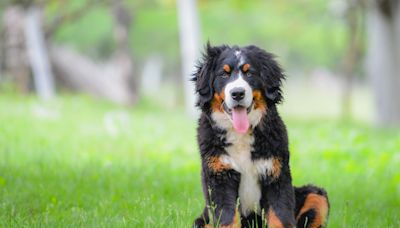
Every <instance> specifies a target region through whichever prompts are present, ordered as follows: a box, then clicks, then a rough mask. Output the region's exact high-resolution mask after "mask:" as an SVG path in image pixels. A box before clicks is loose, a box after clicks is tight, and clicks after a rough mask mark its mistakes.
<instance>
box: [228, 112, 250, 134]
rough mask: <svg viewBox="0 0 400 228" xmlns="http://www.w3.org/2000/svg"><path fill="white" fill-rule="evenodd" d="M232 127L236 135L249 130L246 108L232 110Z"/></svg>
mask: <svg viewBox="0 0 400 228" xmlns="http://www.w3.org/2000/svg"><path fill="white" fill-rule="evenodd" d="M232 119H233V127H234V128H235V130H236V131H237V132H238V133H242V134H244V133H246V132H247V130H248V129H249V126H250V124H249V119H248V118H247V110H246V108H242V107H240V108H234V109H233V110H232Z"/></svg>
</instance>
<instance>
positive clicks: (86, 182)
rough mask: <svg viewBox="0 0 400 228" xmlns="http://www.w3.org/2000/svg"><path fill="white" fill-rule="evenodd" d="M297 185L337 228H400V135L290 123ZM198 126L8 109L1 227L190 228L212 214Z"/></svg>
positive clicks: (149, 117)
mask: <svg viewBox="0 0 400 228" xmlns="http://www.w3.org/2000/svg"><path fill="white" fill-rule="evenodd" d="M284 119H285V121H286V123H287V127H288V131H289V137H290V148H291V154H292V156H291V168H292V173H293V179H294V183H295V184H296V185H302V184H306V183H315V184H317V185H319V186H323V187H324V188H326V189H327V191H328V193H329V196H330V202H331V213H330V221H329V225H330V227H400V213H399V211H400V168H399V167H400V133H399V132H398V131H395V130H377V129H374V128H372V127H369V126H368V125H365V124H360V123H341V122H338V121H335V120H330V119H320V120H301V119H294V118H291V117H288V116H285V118H284ZM195 123H196V122H195V121H194V120H191V119H189V118H187V117H186V116H185V115H184V114H183V112H182V110H180V109H179V110H174V109H171V108H163V107H162V106H158V105H154V104H152V103H151V102H143V103H141V104H139V105H138V106H136V107H134V108H123V107H118V106H114V105H112V104H109V103H105V102H101V101H96V100H92V99H89V98H86V97H82V96H66V95H64V96H62V97H61V98H58V100H56V101H52V102H49V103H42V102H39V101H37V100H36V99H35V98H32V97H19V96H13V95H2V96H1V97H0V227H23V226H29V227H124V226H126V227H189V226H190V224H191V223H192V220H193V219H194V218H195V217H196V216H197V215H199V213H200V212H201V209H202V207H203V204H204V203H203V199H202V193H201V187H200V175H199V173H200V168H199V163H200V160H199V155H198V152H197V146H196V140H195Z"/></svg>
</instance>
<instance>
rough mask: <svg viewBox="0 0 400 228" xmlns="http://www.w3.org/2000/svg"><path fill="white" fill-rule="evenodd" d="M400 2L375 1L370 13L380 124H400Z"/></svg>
mask: <svg viewBox="0 0 400 228" xmlns="http://www.w3.org/2000/svg"><path fill="white" fill-rule="evenodd" d="M399 5H400V4H398V3H397V1H390V0H386V1H376V2H375V4H373V6H372V7H370V11H369V14H368V37H369V41H368V42H369V43H368V47H369V50H368V60H367V71H368V75H369V77H370V79H371V81H372V86H373V90H374V95H375V105H376V111H377V112H376V120H377V123H378V125H379V126H383V127H395V126H400V42H399V41H400V6H399Z"/></svg>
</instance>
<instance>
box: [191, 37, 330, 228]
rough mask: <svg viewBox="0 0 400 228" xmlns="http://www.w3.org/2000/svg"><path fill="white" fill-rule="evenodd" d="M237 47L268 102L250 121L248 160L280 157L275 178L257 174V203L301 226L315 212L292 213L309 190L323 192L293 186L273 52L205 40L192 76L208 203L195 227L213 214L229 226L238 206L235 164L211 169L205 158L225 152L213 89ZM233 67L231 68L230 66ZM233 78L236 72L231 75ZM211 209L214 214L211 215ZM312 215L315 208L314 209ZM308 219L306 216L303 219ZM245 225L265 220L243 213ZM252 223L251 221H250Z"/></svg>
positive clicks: (220, 86) (217, 87)
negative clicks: (260, 114)
mask: <svg viewBox="0 0 400 228" xmlns="http://www.w3.org/2000/svg"><path fill="white" fill-rule="evenodd" d="M238 50H240V51H241V53H242V54H243V56H244V57H243V58H245V61H246V62H249V63H250V65H251V68H250V70H249V73H250V74H251V77H250V76H249V78H246V81H247V82H248V83H249V85H250V86H251V87H252V89H253V90H259V91H262V96H263V97H262V98H263V100H265V103H266V112H265V114H264V116H263V118H262V119H261V121H260V123H259V124H258V125H257V126H253V128H252V132H251V134H252V135H253V137H254V143H253V146H252V150H251V159H252V160H253V161H255V160H257V159H268V158H275V159H278V160H279V161H280V164H281V169H280V173H279V176H278V177H272V176H266V177H264V178H261V177H260V179H259V185H260V188H261V199H260V207H261V208H262V209H263V210H264V212H266V213H267V212H268V211H269V209H272V210H273V211H274V213H275V214H276V216H277V217H278V219H279V221H280V222H281V224H283V226H284V227H293V226H295V225H296V224H297V225H298V226H299V227H305V226H304V225H305V224H301V223H302V222H303V223H304V222H305V220H307V221H308V223H309V224H310V220H312V219H314V217H313V216H315V215H313V213H314V212H313V211H312V210H310V211H309V212H307V214H304V215H302V216H301V219H300V220H298V221H297V222H296V220H295V218H296V217H297V215H298V213H299V212H300V210H301V208H302V206H303V204H304V201H305V199H306V197H307V195H308V194H309V193H316V194H319V195H322V196H324V197H327V194H326V192H325V191H324V190H322V189H319V188H317V187H314V186H305V187H302V188H294V187H293V186H292V178H291V174H290V167H289V148H288V137H287V132H286V127H285V125H284V123H283V121H282V119H281V118H280V116H279V114H278V111H277V108H276V105H277V104H278V103H280V102H281V101H282V91H281V85H282V81H283V80H284V78H285V77H284V74H283V72H282V70H281V68H280V66H279V65H278V63H277V62H276V61H275V60H274V56H273V55H272V54H270V53H268V52H266V51H264V50H262V49H260V48H258V47H256V46H247V47H244V48H239V47H237V46H233V47H229V46H227V45H222V46H217V47H212V46H211V45H210V44H209V43H208V44H207V47H206V51H205V53H204V55H203V58H202V60H201V61H200V63H199V64H198V66H197V71H196V72H195V73H194V75H193V78H192V80H193V81H194V82H195V84H196V92H197V94H198V101H197V106H198V107H199V108H200V110H201V111H202V114H201V116H200V119H199V122H198V129H197V131H198V144H199V149H200V155H201V159H202V172H201V176H202V186H203V193H204V198H205V201H206V207H205V209H204V211H203V214H202V216H200V217H199V218H198V219H196V220H195V223H194V226H195V227H204V226H205V225H206V224H209V223H210V217H213V218H214V226H215V225H218V224H219V225H229V224H231V223H232V222H233V218H234V214H235V209H236V207H237V199H238V189H239V184H240V179H241V174H240V173H239V172H237V171H235V170H234V169H223V170H219V171H215V170H213V169H211V168H210V165H209V159H210V158H212V157H218V156H221V155H224V154H225V155H226V154H227V152H226V150H225V149H226V147H228V146H230V143H229V142H227V139H226V134H227V131H226V130H225V129H221V128H219V127H218V126H217V125H216V122H215V121H214V120H213V118H212V117H211V114H212V113H213V112H214V111H215V110H213V109H212V102H213V99H214V94H218V93H220V92H221V91H223V88H224V86H225V85H226V83H228V82H229V81H230V80H233V79H232V78H230V77H221V75H223V74H226V72H224V71H223V65H224V64H230V65H232V66H235V64H236V62H235V61H237V60H236V59H235V55H234V53H235V51H238ZM234 70H235V69H234ZM232 77H234V76H233V75H232ZM209 212H211V213H212V215H210V214H209ZM314 214H315V213H314ZM306 218H307V219H306ZM240 220H241V224H242V226H243V227H251V226H254V227H256V226H255V224H258V225H257V226H258V227H260V225H263V224H264V226H265V224H266V223H265V221H262V217H261V216H260V215H259V214H255V213H252V214H250V215H248V216H247V217H244V216H241V219H240ZM252 224H253V225H252Z"/></svg>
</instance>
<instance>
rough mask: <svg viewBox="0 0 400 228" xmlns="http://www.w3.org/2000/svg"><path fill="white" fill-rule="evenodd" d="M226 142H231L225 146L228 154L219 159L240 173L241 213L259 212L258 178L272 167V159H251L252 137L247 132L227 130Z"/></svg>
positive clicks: (259, 193)
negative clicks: (239, 132) (240, 132)
mask: <svg viewBox="0 0 400 228" xmlns="http://www.w3.org/2000/svg"><path fill="white" fill-rule="evenodd" d="M227 142H230V143H232V145H231V146H229V147H227V148H226V151H227V152H228V155H222V156H221V158H220V159H221V162H223V163H225V164H228V165H230V166H231V167H232V168H233V169H234V170H236V171H237V172H239V173H240V174H241V176H240V185H239V202H240V210H241V213H242V214H243V215H244V216H246V215H248V214H249V213H250V212H252V211H254V212H256V213H259V212H260V199H261V188H260V184H259V178H260V176H264V175H267V173H268V172H270V171H271V170H272V169H273V162H272V159H260V160H256V161H252V159H251V150H252V144H253V142H254V137H253V136H252V135H250V134H249V133H247V134H238V133H236V132H235V131H228V132H227Z"/></svg>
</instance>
